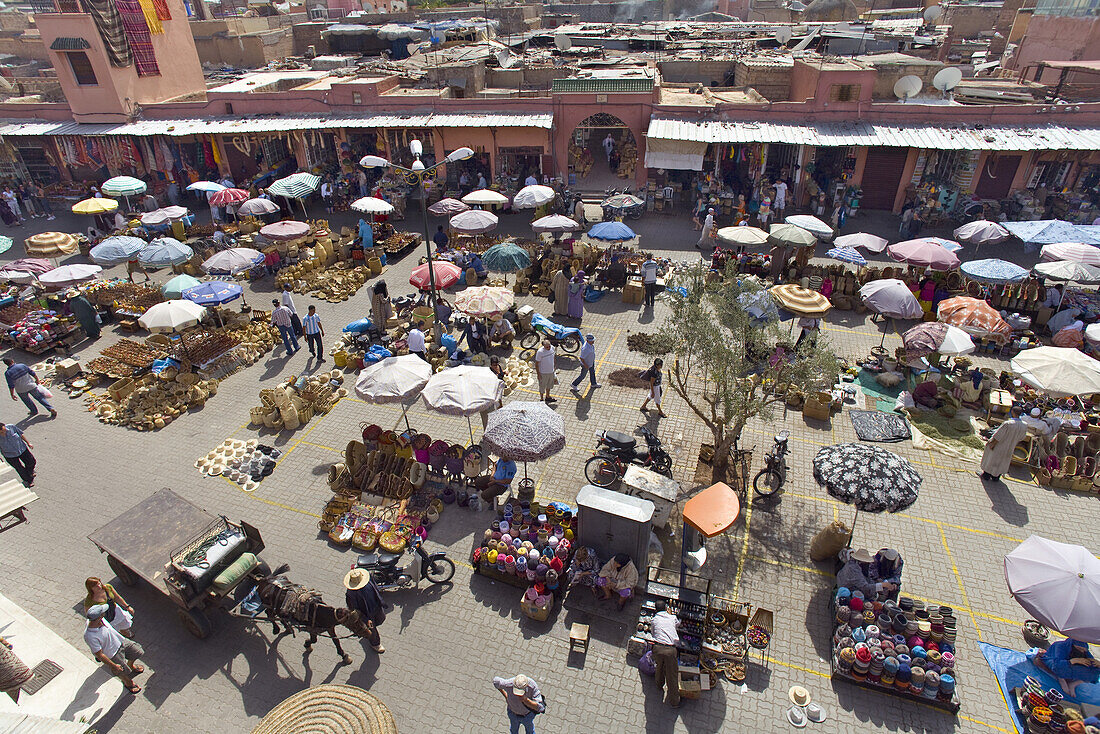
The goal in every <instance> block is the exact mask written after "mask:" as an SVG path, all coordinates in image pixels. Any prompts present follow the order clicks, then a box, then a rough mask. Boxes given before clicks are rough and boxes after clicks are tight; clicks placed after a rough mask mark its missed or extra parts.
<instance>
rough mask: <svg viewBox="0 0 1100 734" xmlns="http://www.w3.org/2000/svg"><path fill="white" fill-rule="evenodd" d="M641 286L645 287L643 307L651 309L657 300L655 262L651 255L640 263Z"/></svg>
mask: <svg viewBox="0 0 1100 734" xmlns="http://www.w3.org/2000/svg"><path fill="white" fill-rule="evenodd" d="M642 285H643V286H645V307H646V308H653V303H654V301H655V300H656V299H657V261H656V260H654V259H653V255H650V256H649V257H647V258H646V261H645V262H644V263H642Z"/></svg>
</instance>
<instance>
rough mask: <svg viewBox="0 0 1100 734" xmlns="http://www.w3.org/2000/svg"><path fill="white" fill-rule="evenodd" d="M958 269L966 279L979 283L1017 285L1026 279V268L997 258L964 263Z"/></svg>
mask: <svg viewBox="0 0 1100 734" xmlns="http://www.w3.org/2000/svg"><path fill="white" fill-rule="evenodd" d="M959 269H960V270H962V271H963V273H964V274H965V275H966V277H968V278H970V279H971V280H976V281H979V282H981V283H1019V282H1020V281H1021V280H1023V279H1024V278H1026V277H1027V269H1026V268H1021V267H1020V266H1019V265H1017V264H1015V263H1010V262H1008V261H1007V260H998V259H997V258H990V259H988V260H971V261H969V262H964V263H963V264H962V267H960V268H959Z"/></svg>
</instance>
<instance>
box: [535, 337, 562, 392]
mask: <svg viewBox="0 0 1100 734" xmlns="http://www.w3.org/2000/svg"><path fill="white" fill-rule="evenodd" d="M556 358H557V352H555V351H554V346H553V345H552V344H551V343H550V340H549V339H543V340H542V346H541V347H539V349H538V351H537V352H535V371H536V372H537V373H538V376H539V394H540V395H541V396H542V399H543V400H544V401H545V402H547V403H556V402H558V400H557V398H555V397H554V396H553V395H551V394H550V389H551V388H553V387H554V361H555V359H556Z"/></svg>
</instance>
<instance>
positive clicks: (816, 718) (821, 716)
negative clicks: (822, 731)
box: [806, 703, 829, 724]
mask: <svg viewBox="0 0 1100 734" xmlns="http://www.w3.org/2000/svg"><path fill="white" fill-rule="evenodd" d="M806 718H807V719H809V720H810V721H812V722H814V723H815V724H820V723H821V722H823V721H825V719H827V718H829V715H828V713H827V712H826V711H825V707H823V706H821V705H820V704H816V703H811V704H810V705H809V706H807V707H806Z"/></svg>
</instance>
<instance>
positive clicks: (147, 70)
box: [115, 0, 160, 76]
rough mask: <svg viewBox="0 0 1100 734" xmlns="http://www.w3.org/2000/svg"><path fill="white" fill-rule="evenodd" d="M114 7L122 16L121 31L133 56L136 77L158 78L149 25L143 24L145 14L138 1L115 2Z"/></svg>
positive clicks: (158, 73)
mask: <svg viewBox="0 0 1100 734" xmlns="http://www.w3.org/2000/svg"><path fill="white" fill-rule="evenodd" d="M115 7H116V8H118V13H119V15H121V16H122V29H123V30H124V31H125V32H126V40H127V41H129V43H130V50H131V51H132V52H133V54H134V68H136V69H137V73H138V76H160V67H159V66H157V55H156V53H155V52H154V51H153V41H152V40H151V38H150V36H149V25H148V24H147V23H146V22H145V13H143V12H142V10H141V3H140V2H139V1H138V0H115Z"/></svg>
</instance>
